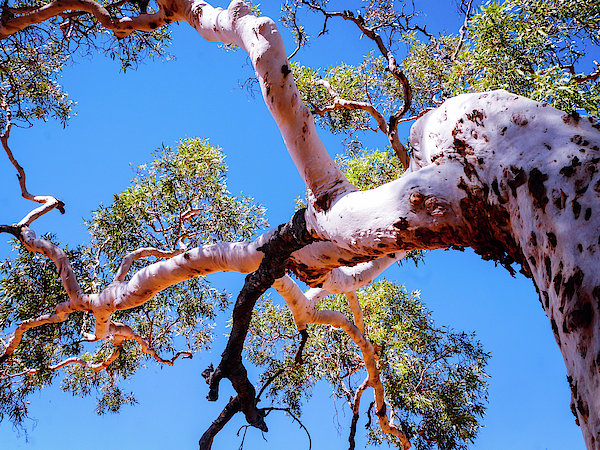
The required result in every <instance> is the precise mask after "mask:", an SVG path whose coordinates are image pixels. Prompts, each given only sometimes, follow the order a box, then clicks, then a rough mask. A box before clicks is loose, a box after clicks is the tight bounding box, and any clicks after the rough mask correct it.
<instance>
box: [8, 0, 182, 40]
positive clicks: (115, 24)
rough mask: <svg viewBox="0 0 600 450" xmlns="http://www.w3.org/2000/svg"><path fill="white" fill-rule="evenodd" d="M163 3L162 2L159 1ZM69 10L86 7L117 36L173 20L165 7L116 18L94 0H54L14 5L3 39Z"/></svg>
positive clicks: (124, 35)
mask: <svg viewBox="0 0 600 450" xmlns="http://www.w3.org/2000/svg"><path fill="white" fill-rule="evenodd" d="M159 5H160V3H159ZM65 11H83V12H86V13H89V14H91V15H92V16H94V17H95V18H96V20H98V22H99V23H100V25H102V26H103V27H104V28H106V29H108V30H111V31H114V33H115V36H117V37H119V38H123V37H126V36H128V35H129V34H131V33H132V32H133V31H136V30H138V31H153V30H155V29H156V28H158V27H160V26H161V25H164V24H165V23H168V22H170V21H171V20H172V18H171V19H169V18H167V17H166V15H165V12H164V10H163V9H162V8H161V9H160V10H159V12H157V13H155V14H142V15H139V16H135V17H121V18H119V19H115V18H113V17H112V16H111V14H110V13H109V12H108V10H107V9H106V8H104V7H103V6H102V5H100V4H99V3H96V2H95V1H93V0H54V1H51V2H50V3H47V4H45V5H43V6H41V7H39V8H36V9H33V10H32V9H31V8H25V9H23V10H20V9H19V8H12V9H11V12H12V13H13V14H14V17H12V18H9V19H5V20H3V21H0V40H1V39H5V38H7V37H8V36H10V35H12V34H15V33H16V32H18V31H21V30H23V29H25V28H27V27H28V26H30V25H34V24H38V23H42V22H45V21H46V20H48V19H51V18H52V17H55V16H58V15H60V14H61V13H63V12H65Z"/></svg>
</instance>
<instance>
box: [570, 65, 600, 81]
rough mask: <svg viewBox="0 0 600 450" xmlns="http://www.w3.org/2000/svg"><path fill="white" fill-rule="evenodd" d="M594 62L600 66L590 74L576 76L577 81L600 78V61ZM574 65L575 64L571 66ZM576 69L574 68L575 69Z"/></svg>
mask: <svg viewBox="0 0 600 450" xmlns="http://www.w3.org/2000/svg"><path fill="white" fill-rule="evenodd" d="M594 64H596V66H598V68H597V69H596V70H595V71H593V72H591V73H590V74H589V75H578V76H574V77H573V79H574V80H575V81H576V82H577V83H585V82H586V81H593V80H597V79H598V78H600V64H599V63H598V61H594ZM571 67H573V66H571ZM573 71H574V69H573Z"/></svg>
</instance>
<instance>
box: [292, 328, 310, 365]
mask: <svg viewBox="0 0 600 450" xmlns="http://www.w3.org/2000/svg"><path fill="white" fill-rule="evenodd" d="M307 340H308V331H307V330H306V329H304V330H300V344H299V345H298V350H296V355H295V356H294V361H296V364H303V362H304V361H303V360H302V352H303V351H304V346H305V345H306V341H307Z"/></svg>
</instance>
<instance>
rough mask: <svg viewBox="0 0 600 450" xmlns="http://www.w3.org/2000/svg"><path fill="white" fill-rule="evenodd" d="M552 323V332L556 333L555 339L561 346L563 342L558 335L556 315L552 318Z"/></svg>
mask: <svg viewBox="0 0 600 450" xmlns="http://www.w3.org/2000/svg"><path fill="white" fill-rule="evenodd" d="M550 325H551V326H552V333H554V339H556V343H557V344H558V346H559V347H560V346H561V343H560V336H559V335H558V325H556V320H554V317H553V318H552V319H551V320H550Z"/></svg>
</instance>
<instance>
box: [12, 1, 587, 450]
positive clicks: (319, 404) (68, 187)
mask: <svg viewBox="0 0 600 450" xmlns="http://www.w3.org/2000/svg"><path fill="white" fill-rule="evenodd" d="M419 5H420V8H421V9H423V10H424V11H426V12H427V14H426V16H425V17H426V20H427V23H428V24H429V25H428V29H430V30H431V31H436V30H439V31H442V30H450V31H452V30H457V29H458V27H459V26H460V22H461V19H460V18H459V17H458V16H457V15H456V14H455V7H454V3H453V2H437V3H436V2H434V1H427V2H419ZM261 9H262V11H263V13H265V14H267V15H270V16H271V17H278V12H279V2H276V1H274V0H269V1H264V2H263V3H262V4H261ZM332 25H333V23H332ZM334 29H335V30H336V33H332V34H331V35H330V36H329V37H326V38H323V39H319V40H313V41H312V44H311V46H310V47H309V48H308V49H307V50H305V51H304V52H303V53H301V54H300V55H299V57H298V58H297V59H298V61H299V62H301V63H305V64H311V65H315V66H322V67H325V66H328V65H333V64H337V63H339V62H341V61H343V62H348V63H352V62H355V61H357V59H358V58H359V57H360V56H361V55H363V54H365V53H366V52H367V51H369V50H370V49H371V47H369V42H367V41H366V40H365V39H363V40H359V36H358V34H357V33H356V32H355V30H354V29H353V28H351V27H349V26H334ZM283 33H284V35H285V36H286V39H287V42H289V36H288V35H287V34H286V31H285V30H284V31H283ZM288 46H289V48H290V49H291V48H292V44H291V43H290V44H288ZM171 51H172V53H173V54H174V55H175V59H174V60H172V61H168V62H164V61H161V62H157V63H151V62H148V63H147V64H144V65H142V66H141V67H140V68H139V69H138V70H137V71H131V72H128V73H127V74H122V73H120V72H119V70H118V69H119V68H118V66H117V65H116V64H115V63H114V62H112V61H110V60H108V59H105V58H103V57H101V56H94V57H90V58H86V59H84V60H80V61H79V62H78V63H77V64H76V65H73V66H72V67H69V69H68V70H67V71H66V72H65V73H64V78H63V85H64V86H65V87H66V89H67V90H68V92H69V94H70V95H71V96H72V98H73V99H75V100H76V101H77V102H78V106H77V109H76V110H77V116H76V117H74V118H73V119H72V120H71V122H70V124H69V126H68V127H67V128H66V129H62V127H60V125H58V124H56V123H47V124H37V125H36V126H35V127H34V128H33V129H30V130H20V129H16V130H14V132H13V134H12V138H11V144H12V147H13V150H14V152H15V155H16V157H17V158H18V159H19V162H20V163H21V165H22V166H23V167H24V168H25V169H26V172H27V176H28V182H29V190H30V191H31V192H32V193H39V194H42V193H50V194H52V195H54V196H56V197H58V198H60V199H62V200H63V201H65V203H66V204H67V214H66V215H64V216H61V215H59V214H54V213H51V214H49V215H47V216H45V217H44V218H42V219H41V220H39V221H37V222H36V223H35V225H34V229H35V230H36V231H37V232H38V233H39V234H42V233H45V232H52V233H55V234H57V235H58V238H59V240H61V241H62V242H69V243H78V242H84V241H85V240H86V238H87V235H86V230H85V227H84V226H83V225H82V221H83V219H84V218H86V217H89V212H90V211H91V210H92V209H94V208H95V207H96V206H97V205H99V204H100V203H110V202H111V200H112V196H113V193H115V192H119V191H121V190H123V189H124V188H125V187H126V186H127V185H128V184H129V181H130V179H131V178H132V176H133V172H132V170H131V166H130V163H131V165H133V166H136V165H139V164H142V163H144V162H147V161H149V160H150V153H151V151H152V150H153V149H155V148H157V147H159V146H160V145H161V144H162V143H164V144H166V145H174V144H175V143H176V142H177V141H178V140H179V139H180V138H183V137H192V136H202V137H208V138H209V139H210V141H211V143H213V144H216V145H219V146H221V147H222V148H223V149H224V150H225V153H226V154H227V163H228V165H229V177H228V178H229V187H230V190H231V191H232V192H233V193H237V192H240V191H243V192H244V193H245V194H248V195H252V196H254V197H255V198H256V200H257V201H258V202H260V203H262V204H263V205H264V206H266V207H267V208H268V218H269V222H270V224H271V225H277V224H279V223H282V222H285V221H287V220H288V219H289V217H290V216H291V214H292V213H293V209H294V206H293V199H294V198H295V197H296V196H297V195H300V194H302V192H303V186H302V183H301V180H300V177H299V176H298V174H297V172H296V170H295V168H294V166H293V165H292V162H291V159H290V158H289V157H288V155H287V153H286V150H285V148H284V146H283V143H282V140H281V138H280V135H279V133H278V131H277V129H276V127H275V125H274V122H273V120H272V119H271V117H270V116H269V115H268V112H267V110H266V108H265V107H264V104H263V101H262V99H261V98H260V97H257V98H256V99H252V98H250V97H249V96H248V95H247V93H246V92H244V91H243V90H241V89H239V88H238V82H239V81H243V80H244V79H245V78H247V77H248V75H249V74H250V73H251V69H250V68H249V67H248V61H247V59H246V56H245V54H243V53H242V52H225V51H224V50H222V49H220V48H218V47H217V45H215V44H212V43H208V42H205V41H203V40H202V39H201V38H200V37H199V36H198V35H197V34H196V33H195V32H193V31H192V30H191V29H190V28H189V27H188V26H187V25H180V26H175V27H174V45H173V47H172V50H171ZM407 131H408V127H406V129H405V134H406V133H407ZM323 137H324V140H325V142H326V146H327V147H328V149H329V151H330V152H331V153H332V154H335V153H339V152H342V151H343V148H342V146H341V144H340V142H339V140H337V139H336V138H335V137H332V136H327V135H326V134H325V133H323ZM378 139H379V140H374V141H372V142H374V143H375V145H379V146H381V147H384V146H385V140H384V139H383V137H382V136H381V135H380V136H379V137H378ZM0 180H1V186H2V188H1V189H0V205H1V208H0V223H12V222H15V221H17V220H19V219H20V218H21V217H22V216H23V215H24V214H25V213H26V212H28V211H29V210H30V209H31V207H32V204H31V203H29V202H26V201H24V200H22V199H20V196H19V191H18V184H17V180H16V177H15V174H14V169H13V168H12V166H10V164H9V163H8V161H7V160H6V158H0ZM0 239H1V241H0V255H1V256H2V257H5V256H6V255H7V254H8V253H9V246H8V245H7V244H6V241H7V238H6V236H2V237H1V238H0ZM385 276H386V277H387V278H388V279H392V280H394V281H396V282H398V283H402V284H405V285H406V287H407V289H409V290H413V289H419V290H420V291H421V293H422V299H423V301H424V302H425V303H426V304H427V306H428V307H429V308H430V309H431V310H433V312H434V318H435V320H436V321H437V323H438V324H439V325H448V326H450V327H453V328H455V329H459V330H465V331H473V330H474V331H476V333H477V336H478V338H479V339H480V340H481V341H482V342H483V344H484V347H485V348H486V349H487V350H488V351H490V352H491V353H492V358H491V361H490V364H489V368H488V373H489V374H490V375H491V379H490V386H489V407H488V413H487V416H486V418H485V419H484V421H483V424H484V426H485V428H484V429H483V430H482V431H481V432H480V436H479V438H478V440H477V441H476V442H475V444H474V445H472V448H477V449H507V448H508V449H515V450H525V449H527V450H530V449H536V450H537V449H574V450H576V449H582V448H584V445H583V439H582V437H581V434H580V431H579V428H578V427H577V426H576V425H575V424H574V417H573V416H572V414H571V412H570V409H569V402H570V392H569V388H568V386H567V382H566V378H565V369H564V366H563V362H562V358H561V356H560V353H559V350H558V347H557V345H556V343H555V341H554V338H553V336H552V332H551V329H550V325H549V323H548V320H547V319H546V317H545V315H544V312H543V311H542V308H541V307H540V305H539V302H538V299H537V294H536V293H535V290H534V288H533V285H532V283H531V281H530V280H527V279H525V278H524V277H523V276H521V275H517V277H516V278H511V277H510V275H509V274H508V272H506V271H505V270H504V269H501V268H498V267H494V264H493V263H490V262H484V261H482V260H481V259H480V258H479V257H478V256H476V255H474V254H473V253H472V252H471V251H466V252H464V253H460V252H455V251H436V252H430V253H428V254H427V256H426V261H425V264H424V265H422V267H419V269H415V268H414V267H412V266H411V265H410V264H405V265H404V266H402V267H394V268H392V269H391V270H389V271H388V272H387V273H386V274H385ZM213 279H214V282H215V285H216V286H217V287H220V288H224V289H227V290H228V292H229V293H230V294H232V295H233V296H235V295H236V294H237V291H238V290H239V288H240V287H241V284H242V282H243V276H241V275H237V274H223V275H217V276H215V277H214V278H213ZM272 297H276V294H273V295H272ZM226 320H227V317H222V318H221V325H220V327H219V328H218V329H217V332H218V334H219V338H218V340H217V342H216V343H215V346H214V350H213V351H212V353H210V354H208V353H207V354H199V355H197V356H196V357H195V358H194V359H193V360H179V361H178V362H177V363H176V364H175V366H174V367H163V368H160V367H157V366H155V365H154V364H151V365H150V366H149V367H148V368H147V369H145V370H140V371H139V373H138V374H137V375H136V376H135V377H133V378H132V379H131V381H130V383H129V387H130V388H131V389H132V390H134V391H135V393H136V396H137V399H138V400H139V402H140V403H139V405H137V406H135V407H124V408H123V410H122V412H121V413H120V414H118V415H105V416H101V417H99V416H96V415H95V413H94V407H95V401H94V399H93V398H87V399H80V398H73V397H71V396H70V395H69V394H65V393H63V392H61V391H60V389H59V388H58V387H51V388H48V389H45V390H44V391H43V392H41V393H39V394H36V395H34V396H32V398H31V416H32V417H33V418H34V419H35V421H33V422H31V424H30V427H29V428H30V431H29V433H28V436H27V439H26V436H25V435H24V434H22V433H21V434H18V433H16V432H15V431H14V430H13V429H12V428H11V425H10V424H9V423H7V422H4V423H2V424H0V448H2V449H21V448H22V449H44V450H46V449H59V448H60V449H86V450H95V449H106V448H116V447H117V446H120V447H122V448H131V449H138V448H139V449H141V448H145V449H148V448H150V449H167V448H169V449H174V448H177V449H178V448H182V449H183V448H186V449H187V448H196V447H197V441H198V438H199V437H200V436H201V434H202V432H203V431H204V430H205V428H206V427H207V426H208V425H209V424H210V423H211V422H212V420H213V419H214V418H215V417H216V416H217V415H218V413H219V411H220V409H221V408H222V407H223V405H224V404H225V402H226V401H227V399H228V398H229V394H230V392H228V391H227V389H226V388H225V387H226V385H227V383H223V389H222V392H221V400H220V401H219V402H218V403H217V404H214V403H209V402H208V401H207V400H206V399H205V396H206V394H207V389H206V385H205V384H204V381H203V379H202V377H201V375H200V374H201V372H202V370H204V369H205V368H206V367H207V365H208V364H209V363H210V362H213V363H216V362H218V358H219V355H220V353H221V350H222V348H223V347H224V345H225V338H224V337H223V334H224V333H225V332H226V329H225V327H224V326H223V324H224V322H225V321H226ZM251 373H252V371H251ZM349 422H350V416H349V414H348V412H347V411H346V412H344V408H343V407H342V406H341V405H338V406H337V409H336V408H334V406H333V400H332V399H331V398H330V394H329V391H328V389H327V386H320V387H319V388H317V389H316V391H315V395H314V399H313V400H312V401H311V402H310V403H309V404H308V405H307V406H306V408H305V414H304V423H305V425H306V426H307V428H308V429H309V430H310V432H311V435H312V437H313V448H315V449H332V450H337V449H345V448H347V433H348V426H349ZM241 425H243V422H242V420H241V417H240V418H237V419H236V420H234V421H232V422H231V423H230V424H229V425H228V426H227V428H226V429H225V430H223V431H222V432H221V433H220V434H219V436H218V437H217V438H216V440H215V444H214V447H213V448H215V449H233V448H237V447H238V446H239V442H240V438H239V437H237V436H236V435H235V433H236V431H237V430H238V428H239V427H240V426H241ZM268 425H269V427H270V429H271V431H270V432H269V433H268V434H266V435H265V438H266V441H265V440H263V437H262V436H261V433H260V432H259V431H257V430H250V431H249V432H248V436H247V438H246V445H245V448H247V449H282V448H285V449H291V450H295V449H305V448H308V447H307V440H306V436H305V434H304V433H303V432H302V431H301V430H300V429H299V428H298V426H297V425H296V424H294V423H293V422H292V421H291V420H289V419H288V418H287V417H285V416H284V415H283V414H281V415H279V416H276V415H271V416H270V417H269V421H268ZM362 442H364V440H362V437H361V440H359V441H358V443H359V448H360V446H361V443H362Z"/></svg>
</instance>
